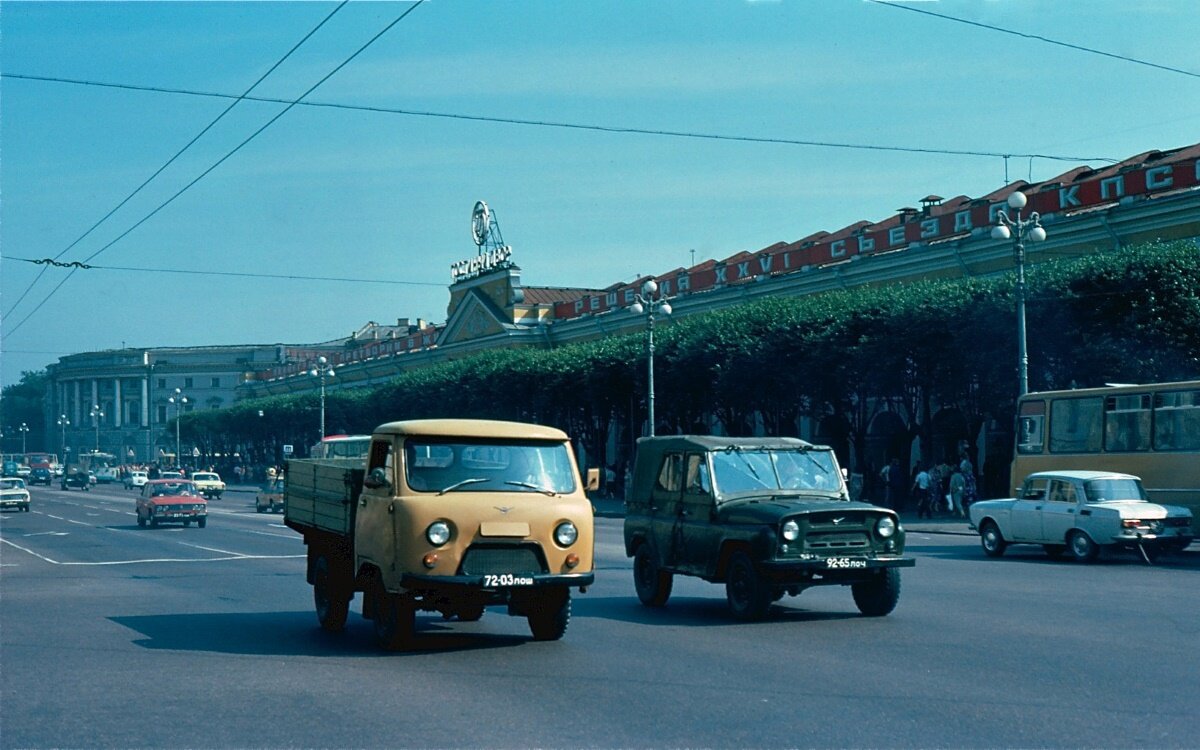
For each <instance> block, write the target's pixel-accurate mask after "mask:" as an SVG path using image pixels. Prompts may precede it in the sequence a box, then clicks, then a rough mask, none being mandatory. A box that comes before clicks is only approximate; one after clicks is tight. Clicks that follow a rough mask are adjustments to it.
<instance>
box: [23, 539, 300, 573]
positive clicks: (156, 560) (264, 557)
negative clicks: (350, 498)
mask: <svg viewBox="0 0 1200 750" xmlns="http://www.w3.org/2000/svg"><path fill="white" fill-rule="evenodd" d="M0 543H3V544H7V545H10V546H12V547H15V548H17V549H19V550H21V551H22V552H26V553H28V554H30V555H33V556H34V557H36V558H38V559H39V560H44V561H46V562H48V563H50V564H51V565H70V566H79V567H94V566H101V565H141V564H144V563H208V562H226V561H229V560H288V559H299V558H303V557H304V555H234V556H233V557H209V558H203V559H195V558H186V557H156V558H143V559H140V560H104V561H100V562H62V561H59V560H54V559H52V558H49V557H46V556H45V555H43V554H40V553H37V552H34V551H33V550H31V549H28V548H26V547H22V546H21V545H19V544H14V543H13V542H11V541H9V540H7V539H0Z"/></svg>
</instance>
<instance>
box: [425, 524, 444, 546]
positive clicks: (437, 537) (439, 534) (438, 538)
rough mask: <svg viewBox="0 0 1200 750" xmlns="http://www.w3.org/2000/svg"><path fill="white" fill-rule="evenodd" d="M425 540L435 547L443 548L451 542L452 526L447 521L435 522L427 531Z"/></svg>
mask: <svg viewBox="0 0 1200 750" xmlns="http://www.w3.org/2000/svg"><path fill="white" fill-rule="evenodd" d="M425 538H426V539H428V540H429V543H430V544H432V545H433V546H434V547H441V546H442V545H443V544H445V543H446V542H448V541H450V524H448V523H446V522H445V521H434V522H433V523H431V524H429V528H427V529H425Z"/></svg>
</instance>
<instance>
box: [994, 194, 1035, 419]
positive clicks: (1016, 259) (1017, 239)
mask: <svg viewBox="0 0 1200 750" xmlns="http://www.w3.org/2000/svg"><path fill="white" fill-rule="evenodd" d="M1027 202H1028V199H1027V198H1026V197H1025V194H1024V193H1022V192H1021V191H1019V190H1018V191H1016V192H1014V193H1012V194H1010V195H1009V196H1008V207H1009V208H1010V209H1012V211H1013V215H1012V216H1009V215H1008V213H1007V212H1006V211H1004V210H1000V211H997V212H996V221H997V222H998V223H997V224H996V226H994V227H992V239H996V240H1007V239H1009V238H1011V239H1012V241H1013V264H1014V265H1015V266H1016V270H1017V389H1018V391H1019V393H1018V394H1017V395H1019V396H1024V395H1025V394H1026V393H1028V392H1029V352H1028V350H1027V349H1026V342H1025V241H1026V240H1029V241H1030V242H1041V241H1042V240H1044V239H1046V230H1045V229H1043V228H1042V224H1041V220H1042V217H1041V216H1040V215H1038V212H1037V211H1033V212H1031V213H1030V214H1029V218H1028V219H1022V218H1021V209H1022V208H1025V204H1026V203H1027Z"/></svg>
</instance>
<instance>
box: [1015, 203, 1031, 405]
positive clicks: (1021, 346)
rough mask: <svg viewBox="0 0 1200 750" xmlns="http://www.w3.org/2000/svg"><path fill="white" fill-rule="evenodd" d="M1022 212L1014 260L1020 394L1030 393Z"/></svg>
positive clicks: (1018, 215)
mask: <svg viewBox="0 0 1200 750" xmlns="http://www.w3.org/2000/svg"><path fill="white" fill-rule="evenodd" d="M1022 229H1023V227H1022V226H1021V217H1020V214H1019V213H1018V214H1017V231H1016V232H1015V233H1014V234H1013V237H1014V238H1015V242H1014V243H1013V252H1014V254H1015V255H1014V258H1013V259H1014V261H1015V263H1016V266H1017V390H1018V394H1017V395H1018V396H1024V395H1025V394H1026V393H1029V351H1028V349H1027V348H1026V342H1025V242H1024V238H1023V236H1022V235H1023V232H1022Z"/></svg>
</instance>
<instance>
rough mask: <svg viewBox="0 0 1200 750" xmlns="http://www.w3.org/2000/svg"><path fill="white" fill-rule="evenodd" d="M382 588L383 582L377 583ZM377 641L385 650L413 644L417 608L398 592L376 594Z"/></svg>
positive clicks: (393, 649)
mask: <svg viewBox="0 0 1200 750" xmlns="http://www.w3.org/2000/svg"><path fill="white" fill-rule="evenodd" d="M377 585H379V586H380V588H381V589H382V588H383V586H382V584H377ZM374 598H375V642H376V643H377V644H378V645H379V647H380V648H381V649H383V650H384V651H400V650H402V649H405V648H408V647H409V646H410V645H411V644H412V639H413V634H414V632H415V631H416V627H417V610H416V608H415V607H413V605H412V604H411V603H410V602H407V601H404V600H403V599H402V598H400V597H399V596H398V595H396V594H390V593H388V592H386V591H379V592H377V593H376V595H375V597H374Z"/></svg>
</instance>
